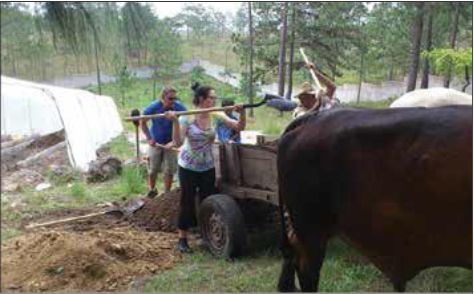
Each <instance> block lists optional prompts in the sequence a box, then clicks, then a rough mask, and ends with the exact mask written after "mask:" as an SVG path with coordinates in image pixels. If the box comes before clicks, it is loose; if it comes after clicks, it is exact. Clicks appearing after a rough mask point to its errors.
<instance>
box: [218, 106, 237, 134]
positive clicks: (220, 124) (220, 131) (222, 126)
mask: <svg viewBox="0 0 474 294" xmlns="http://www.w3.org/2000/svg"><path fill="white" fill-rule="evenodd" d="M234 104H235V102H234V101H233V100H230V99H224V100H222V107H225V106H232V105H234ZM225 114H226V115H227V116H228V117H230V118H232V119H235V120H237V117H235V115H234V114H233V113H232V111H225ZM216 133H217V139H218V140H219V142H221V143H226V142H234V143H240V132H237V131H234V130H233V129H231V128H229V127H227V126H226V125H225V124H224V122H221V121H219V122H218V123H217V126H216Z"/></svg>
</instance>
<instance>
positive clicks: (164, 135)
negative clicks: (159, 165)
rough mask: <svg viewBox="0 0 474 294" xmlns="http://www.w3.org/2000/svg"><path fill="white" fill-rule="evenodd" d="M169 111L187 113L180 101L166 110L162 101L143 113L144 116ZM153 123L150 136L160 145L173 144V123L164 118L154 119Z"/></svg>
mask: <svg viewBox="0 0 474 294" xmlns="http://www.w3.org/2000/svg"><path fill="white" fill-rule="evenodd" d="M168 110H173V111H185V110H186V107H184V105H183V104H181V103H180V102H178V101H175V102H174V103H173V106H171V108H169V109H164V107H163V103H162V102H161V101H154V102H153V103H151V104H150V105H149V106H148V107H147V108H145V110H144V111H143V114H144V115H150V114H158V113H164V112H166V111H168ZM151 121H152V123H151V129H150V135H151V137H152V138H153V140H155V141H156V142H157V143H158V144H167V143H169V142H171V140H172V138H173V137H172V135H173V122H172V121H171V120H169V119H167V118H164V117H157V118H153V119H152V120H151Z"/></svg>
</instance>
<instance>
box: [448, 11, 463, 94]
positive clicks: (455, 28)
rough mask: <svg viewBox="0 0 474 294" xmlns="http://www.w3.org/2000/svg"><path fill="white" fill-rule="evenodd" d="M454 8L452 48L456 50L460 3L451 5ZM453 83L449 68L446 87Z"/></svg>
mask: <svg viewBox="0 0 474 294" xmlns="http://www.w3.org/2000/svg"><path fill="white" fill-rule="evenodd" d="M451 4H452V5H453V6H454V7H453V9H454V11H453V27H452V31H451V38H450V46H451V48H452V49H454V48H456V38H457V35H458V23H459V13H460V6H461V3H460V2H454V3H451ZM450 82H451V66H450V67H449V70H448V73H447V74H446V76H445V77H444V87H445V88H449V84H450Z"/></svg>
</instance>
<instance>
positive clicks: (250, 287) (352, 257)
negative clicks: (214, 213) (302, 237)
mask: <svg viewBox="0 0 474 294" xmlns="http://www.w3.org/2000/svg"><path fill="white" fill-rule="evenodd" d="M202 82H203V83H205V84H210V85H212V86H214V87H216V89H217V93H218V94H219V95H220V96H221V97H224V96H227V97H234V98H235V99H236V100H237V101H243V100H244V97H243V96H241V95H240V94H239V93H238V91H236V90H235V89H232V88H231V87H229V86H227V85H223V84H221V83H219V82H217V81H216V80H214V79H211V78H208V77H202ZM164 84H172V85H174V86H175V87H176V88H177V89H178V95H179V96H180V97H181V98H182V100H183V102H184V103H185V104H186V105H188V106H190V97H191V90H190V89H189V84H190V76H182V77H179V78H175V79H169V80H164V81H160V82H159V83H158V89H160V88H161V86H163V85H164ZM91 90H95V88H94V87H93V88H91ZM103 92H104V94H106V95H110V96H112V97H114V98H115V99H116V100H117V105H118V107H119V111H120V114H121V116H122V117H123V116H125V115H127V114H128V112H129V110H130V109H131V108H139V109H143V107H145V106H146V105H148V104H149V103H150V102H151V101H152V100H153V95H152V93H153V83H152V81H150V80H139V81H136V82H135V83H134V84H133V85H132V87H131V88H130V89H129V90H128V91H127V95H126V97H127V98H126V99H125V100H124V103H123V104H122V103H121V100H120V98H118V97H120V92H119V90H118V85H117V84H106V85H104V87H103ZM389 103H390V101H382V102H377V103H368V102H366V103H361V104H359V105H358V106H362V107H371V108H382V107H386V106H388V105H389ZM349 106H354V105H353V104H351V105H349ZM290 119H291V118H290V114H288V113H287V114H283V116H280V113H279V112H278V111H275V110H273V109H269V108H266V107H261V108H258V109H255V119H251V118H249V122H248V129H253V130H261V131H263V132H264V133H267V134H274V135H278V134H280V133H281V131H282V130H283V128H284V127H285V126H286V125H287V123H288V122H289V121H290ZM124 125H125V126H126V128H127V130H128V131H133V126H132V125H131V124H125V123H124ZM109 146H110V150H111V153H112V154H114V155H116V156H118V157H119V158H121V159H126V158H130V157H133V154H134V146H133V145H132V144H129V143H128V142H127V140H126V138H125V136H120V137H118V138H117V139H115V140H114V141H112V142H111V143H109ZM53 180H54V179H53ZM158 184H159V189H161V190H162V186H161V181H158ZM145 191H146V183H145V178H144V177H143V175H139V174H137V172H136V170H135V169H134V168H128V169H125V170H124V172H123V173H122V175H121V176H119V177H117V178H115V179H113V180H110V181H108V182H105V183H99V184H86V182H85V181H84V179H82V178H79V177H78V178H77V179H75V180H73V181H72V182H71V183H69V184H66V183H64V184H57V185H54V187H53V188H51V189H48V190H45V191H41V192H36V191H34V190H33V189H32V188H29V189H25V191H24V192H22V193H21V194H20V195H18V197H21V198H22V199H23V202H24V203H25V207H24V208H22V209H21V210H19V209H12V208H11V207H10V206H9V205H3V204H4V199H5V197H4V195H2V242H3V241H4V240H6V239H8V238H11V237H13V236H15V235H18V234H21V231H20V230H19V228H18V227H17V226H15V224H17V223H19V222H20V220H21V219H22V218H23V217H25V216H28V215H38V214H41V213H44V212H46V211H50V210H53V209H61V208H75V207H85V206H86V207H90V206H91V205H95V204H97V203H102V202H107V201H115V200H122V199H127V198H130V197H136V196H137V195H142V194H143V192H145ZM7 196H10V197H15V195H7ZM262 242H263V243H261V244H267V245H259V246H260V247H261V248H260V249H259V250H257V251H253V252H251V253H250V254H249V255H248V256H246V257H243V258H240V259H237V260H234V261H227V260H222V259H216V258H214V257H213V256H211V255H210V254H209V253H207V252H206V251H205V250H204V249H202V248H195V250H196V252H195V253H194V254H192V255H188V256H186V257H185V258H184V260H183V261H182V262H181V263H180V264H178V265H177V266H175V267H174V268H173V269H170V270H167V271H163V272H160V273H158V274H156V275H154V276H153V277H149V278H148V279H146V281H145V282H144V284H143V285H142V286H141V287H139V288H136V289H133V290H134V291H146V292H195V291H199V292H216V291H220V292H271V291H275V290H276V281H277V278H278V275H279V270H280V263H281V257H280V254H279V251H278V250H277V249H276V248H275V240H274V238H273V239H270V240H263V241H262ZM250 244H252V245H253V246H256V242H254V241H252V242H250ZM262 248H263V249H262ZM320 290H321V291H328V292H333V291H337V292H346V291H378V292H382V291H393V289H392V288H391V285H390V284H389V283H388V281H387V279H386V278H385V277H384V276H383V275H382V274H381V273H380V272H379V271H378V270H377V269H376V268H375V267H374V266H372V265H371V264H369V263H367V262H366V261H365V260H364V259H363V258H362V257H360V256H359V255H358V253H357V252H355V251H354V250H353V249H351V248H349V247H348V246H346V245H345V244H344V243H342V242H341V241H339V240H337V239H336V240H333V241H332V242H331V243H330V245H329V250H328V254H327V258H326V259H325V263H324V266H323V269H322V274H321V284H320ZM407 290H408V291H410V292H418V291H430V292H472V272H471V271H467V270H463V269H458V268H452V269H448V268H435V269H430V270H427V271H424V272H422V273H421V274H420V275H419V276H417V277H416V278H415V279H414V280H412V281H411V282H410V283H409V284H408V289H407Z"/></svg>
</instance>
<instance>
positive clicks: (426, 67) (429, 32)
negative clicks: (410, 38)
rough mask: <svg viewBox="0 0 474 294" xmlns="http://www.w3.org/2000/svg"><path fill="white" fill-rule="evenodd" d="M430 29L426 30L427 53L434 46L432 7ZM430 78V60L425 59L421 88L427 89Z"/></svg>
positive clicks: (429, 17) (429, 18)
mask: <svg viewBox="0 0 474 294" xmlns="http://www.w3.org/2000/svg"><path fill="white" fill-rule="evenodd" d="M428 13H429V14H428V27H427V29H426V51H428V52H430V51H431V46H432V36H431V35H432V30H433V12H432V10H431V7H430V9H429V12H428ZM429 77H430V60H429V58H425V60H424V66H423V76H422V78H421V85H420V88H422V89H427V88H428V84H429Z"/></svg>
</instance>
